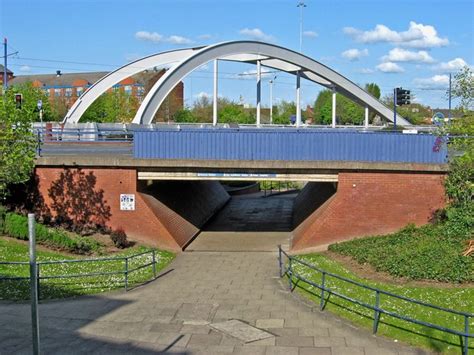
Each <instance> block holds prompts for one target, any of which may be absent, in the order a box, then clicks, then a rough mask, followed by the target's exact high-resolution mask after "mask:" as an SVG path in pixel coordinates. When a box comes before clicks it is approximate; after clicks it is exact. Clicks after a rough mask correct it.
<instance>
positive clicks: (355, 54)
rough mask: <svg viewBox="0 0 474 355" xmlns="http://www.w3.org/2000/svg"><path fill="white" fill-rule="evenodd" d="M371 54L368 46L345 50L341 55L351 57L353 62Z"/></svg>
mask: <svg viewBox="0 0 474 355" xmlns="http://www.w3.org/2000/svg"><path fill="white" fill-rule="evenodd" d="M368 55H369V50H368V49H367V48H365V49H362V50H360V49H356V48H352V49H348V50H347V51H344V52H342V53H341V56H342V57H343V58H346V59H349V60H350V61H351V62H353V61H356V60H359V59H360V58H362V57H366V56H368Z"/></svg>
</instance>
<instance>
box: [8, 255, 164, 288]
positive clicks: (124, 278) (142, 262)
mask: <svg viewBox="0 0 474 355" xmlns="http://www.w3.org/2000/svg"><path fill="white" fill-rule="evenodd" d="M84 263H98V265H101V266H105V267H106V266H107V263H109V264H110V263H115V265H114V266H115V267H114V269H115V270H113V271H97V272H80V267H73V266H78V265H81V264H84ZM36 264H37V275H36V278H37V284H38V296H39V295H41V293H40V291H41V281H43V285H45V283H46V282H47V281H48V280H51V281H54V280H60V279H80V278H86V279H87V278H92V277H100V276H109V277H113V276H119V279H118V280H117V281H118V282H120V283H123V287H124V289H125V291H127V290H128V289H129V286H130V285H129V281H130V275H132V274H133V273H135V272H137V271H139V270H142V269H144V268H147V267H150V268H151V270H152V273H153V279H155V278H156V264H157V255H156V251H155V250H148V251H144V252H142V253H137V254H133V255H129V256H123V257H109V258H91V259H74V260H51V261H39V262H37V263H36ZM117 264H118V265H117ZM0 266H10V267H22V266H24V267H28V266H29V262H27V261H25V262H23V261H16V262H11V261H2V262H0ZM49 266H59V268H58V267H56V268H54V271H56V272H51V270H52V269H53V268H51V267H49ZM100 268H101V267H100V266H98V267H97V269H100ZM57 269H59V270H60V271H61V270H64V272H63V273H58V272H57ZM68 269H69V270H68ZM78 269H79V270H78ZM68 271H69V272H68ZM29 280H30V277H29V276H21V277H17V276H2V275H0V282H5V281H8V282H12V281H23V282H29Z"/></svg>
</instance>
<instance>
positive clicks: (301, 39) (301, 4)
mask: <svg viewBox="0 0 474 355" xmlns="http://www.w3.org/2000/svg"><path fill="white" fill-rule="evenodd" d="M296 7H299V8H300V53H301V51H302V50H303V8H305V7H306V4H305V3H304V1H300V2H298V5H296Z"/></svg>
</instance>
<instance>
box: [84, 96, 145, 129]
mask: <svg viewBox="0 0 474 355" xmlns="http://www.w3.org/2000/svg"><path fill="white" fill-rule="evenodd" d="M138 106H139V102H138V99H137V98H136V97H135V96H134V95H131V94H128V93H126V92H125V91H124V90H122V89H114V90H111V91H108V92H106V93H104V94H102V95H101V96H100V97H99V98H97V100H95V101H94V102H93V103H92V105H90V106H89V108H88V109H87V110H86V112H84V114H83V116H82V119H83V120H84V121H85V122H98V123H106V122H121V123H129V122H131V121H132V119H133V117H134V116H135V113H136V112H137V110H138Z"/></svg>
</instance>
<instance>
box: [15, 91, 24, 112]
mask: <svg viewBox="0 0 474 355" xmlns="http://www.w3.org/2000/svg"><path fill="white" fill-rule="evenodd" d="M22 101H23V95H22V94H15V105H16V108H17V109H19V110H20V109H21V102H22Z"/></svg>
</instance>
